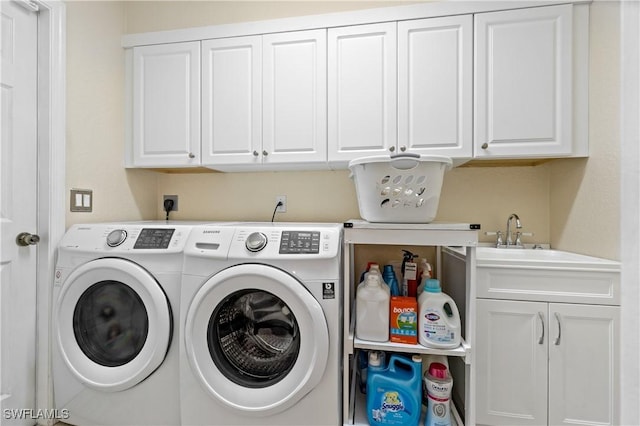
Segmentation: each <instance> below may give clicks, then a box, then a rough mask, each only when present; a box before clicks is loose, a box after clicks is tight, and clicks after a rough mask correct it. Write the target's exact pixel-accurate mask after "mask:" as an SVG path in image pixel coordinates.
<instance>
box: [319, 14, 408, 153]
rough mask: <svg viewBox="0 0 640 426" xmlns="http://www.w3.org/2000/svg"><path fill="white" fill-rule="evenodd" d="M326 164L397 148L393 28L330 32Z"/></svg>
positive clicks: (360, 27) (386, 25)
mask: <svg viewBox="0 0 640 426" xmlns="http://www.w3.org/2000/svg"><path fill="white" fill-rule="evenodd" d="M327 38H328V45H327V49H328V70H329V71H328V102H329V105H328V111H329V117H328V122H329V136H328V138H329V144H328V150H329V151H328V157H329V161H334V162H346V161H349V160H352V159H354V158H357V157H362V156H367V155H376V154H389V150H394V151H395V147H396V129H397V127H396V84H397V82H396V24H395V22H393V23H384V24H372V25H358V26H352V27H342V28H331V29H329V32H328V37H327Z"/></svg>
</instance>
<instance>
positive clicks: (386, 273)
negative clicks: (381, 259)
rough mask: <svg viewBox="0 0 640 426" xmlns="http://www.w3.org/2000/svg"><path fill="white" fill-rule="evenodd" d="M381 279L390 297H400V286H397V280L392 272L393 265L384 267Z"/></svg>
mask: <svg viewBox="0 0 640 426" xmlns="http://www.w3.org/2000/svg"><path fill="white" fill-rule="evenodd" d="M382 279H383V280H384V282H386V283H387V285H388V286H389V289H390V292H391V295H392V296H400V286H399V285H398V279H397V278H396V272H395V271H394V270H393V265H384V268H383V270H382Z"/></svg>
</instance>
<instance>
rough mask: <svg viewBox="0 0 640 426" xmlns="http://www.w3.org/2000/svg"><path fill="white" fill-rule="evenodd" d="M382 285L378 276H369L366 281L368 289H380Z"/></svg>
mask: <svg viewBox="0 0 640 426" xmlns="http://www.w3.org/2000/svg"><path fill="white" fill-rule="evenodd" d="M380 284H381V283H380V277H379V276H378V275H377V274H369V275H367V281H366V285H367V287H379V286H380Z"/></svg>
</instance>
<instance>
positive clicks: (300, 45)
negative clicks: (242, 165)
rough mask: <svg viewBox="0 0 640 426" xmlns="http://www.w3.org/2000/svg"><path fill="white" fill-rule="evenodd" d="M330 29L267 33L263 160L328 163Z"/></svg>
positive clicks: (264, 42)
mask: <svg viewBox="0 0 640 426" xmlns="http://www.w3.org/2000/svg"><path fill="white" fill-rule="evenodd" d="M326 34H327V32H326V30H324V29H323V30H312V31H299V32H288V33H277V34H268V35H265V36H263V38H262V43H263V44H262V52H263V61H262V73H263V74H262V75H263V80H262V81H263V84H262V96H263V104H262V105H263V108H262V119H263V126H262V151H261V153H262V161H263V162H264V163H265V164H274V163H281V164H283V163H284V164H286V163H305V164H313V163H320V164H323V165H324V164H326V161H327V36H326Z"/></svg>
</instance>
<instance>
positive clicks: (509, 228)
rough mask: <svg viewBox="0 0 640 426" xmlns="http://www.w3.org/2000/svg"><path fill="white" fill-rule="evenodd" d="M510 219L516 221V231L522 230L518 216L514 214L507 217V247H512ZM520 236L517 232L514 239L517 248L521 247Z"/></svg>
mask: <svg viewBox="0 0 640 426" xmlns="http://www.w3.org/2000/svg"><path fill="white" fill-rule="evenodd" d="M512 219H515V220H516V229H522V224H521V223H520V218H519V217H518V215H517V214H515V213H511V216H509V219H507V247H508V246H512V245H514V243H513V239H512V238H511V220H512ZM520 235H521V233H520V232H518V234H517V237H516V244H515V245H517V246H522V242H521V241H520Z"/></svg>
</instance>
